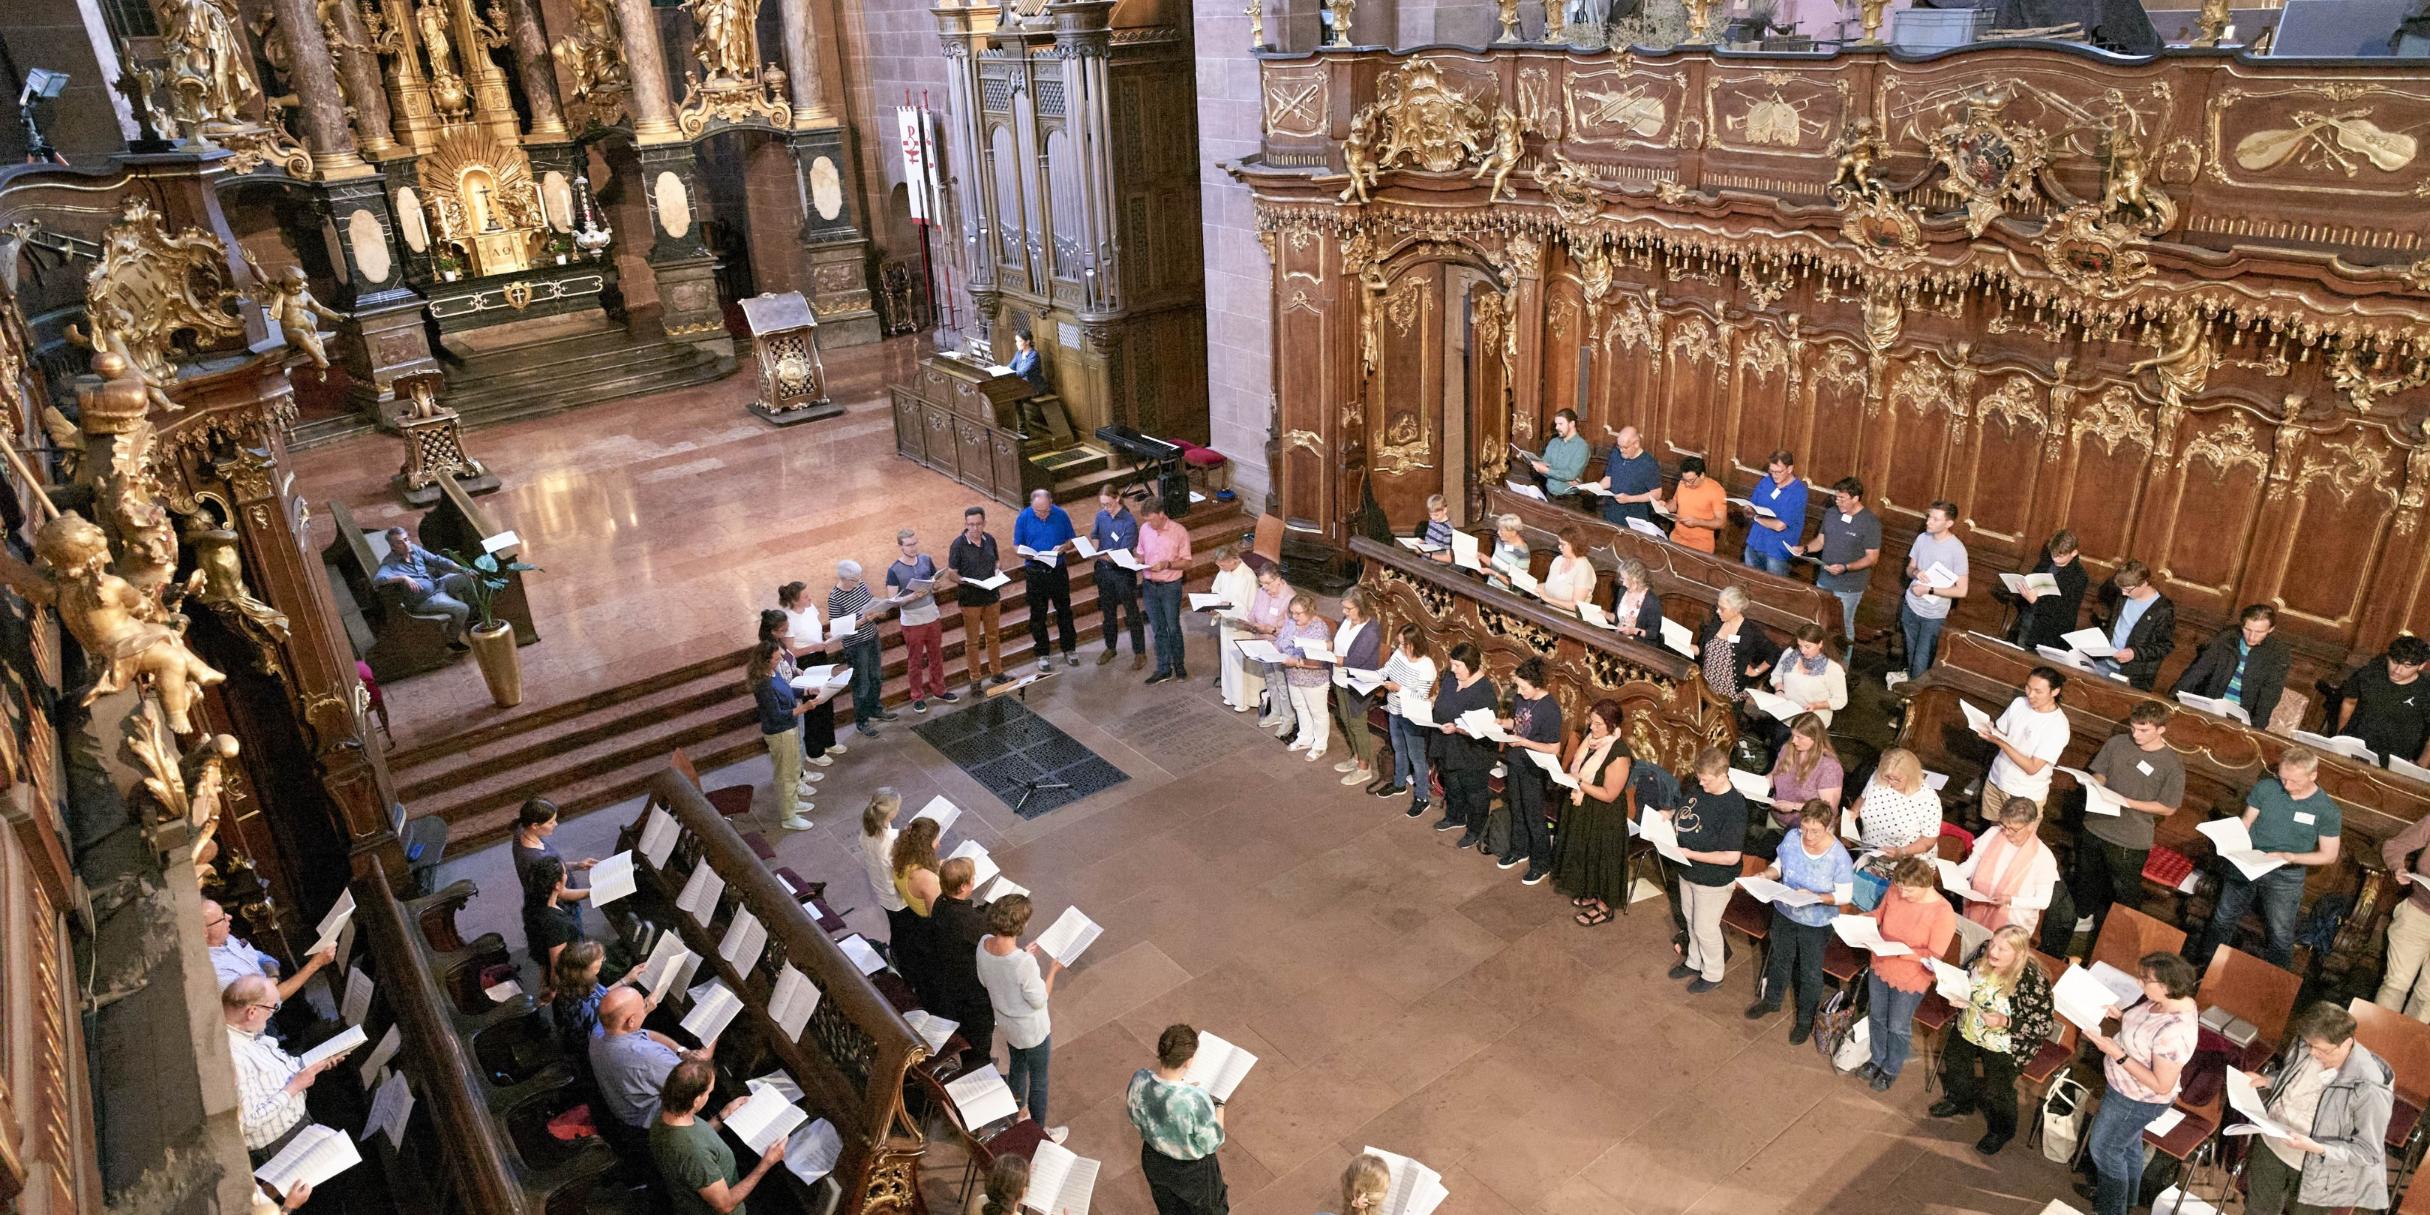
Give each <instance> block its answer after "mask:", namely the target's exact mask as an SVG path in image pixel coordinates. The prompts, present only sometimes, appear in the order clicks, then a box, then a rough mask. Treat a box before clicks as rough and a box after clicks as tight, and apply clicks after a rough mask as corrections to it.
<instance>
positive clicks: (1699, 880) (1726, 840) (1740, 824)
mask: <svg viewBox="0 0 2430 1215" xmlns="http://www.w3.org/2000/svg"><path fill="white" fill-rule="evenodd" d="M1671 821H1672V825H1673V826H1676V827H1677V828H1678V829H1679V847H1680V848H1681V849H1682V850H1683V851H1687V852H1736V851H1738V850H1740V849H1742V848H1745V847H1746V846H1747V799H1746V798H1745V797H1744V796H1741V795H1740V794H1739V792H1738V790H1737V789H1735V788H1731V789H1728V790H1724V791H1723V792H1720V793H1707V792H1705V791H1704V786H1703V785H1701V784H1691V785H1689V786H1688V788H1687V795H1686V797H1685V799H1684V800H1683V801H1681V802H1680V804H1679V812H1678V814H1677V815H1676V816H1675V817H1673V819H1672V820H1671ZM1682 873H1683V875H1684V876H1685V877H1686V878H1687V880H1688V881H1690V882H1692V883H1694V884H1696V885H1698V886H1727V885H1729V884H1730V883H1732V882H1735V881H1737V880H1738V866H1736V865H1711V864H1707V863H1705V862H1703V861H1691V862H1689V863H1688V866H1687V868H1686V869H1685V870H1683V871H1682Z"/></svg>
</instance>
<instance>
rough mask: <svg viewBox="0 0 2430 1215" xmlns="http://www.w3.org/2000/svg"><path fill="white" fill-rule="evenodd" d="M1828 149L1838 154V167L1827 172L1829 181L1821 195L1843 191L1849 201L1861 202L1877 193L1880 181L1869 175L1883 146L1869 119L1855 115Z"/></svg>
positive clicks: (1835, 194) (1837, 194)
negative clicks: (1846, 129)
mask: <svg viewBox="0 0 2430 1215" xmlns="http://www.w3.org/2000/svg"><path fill="white" fill-rule="evenodd" d="M1832 151H1833V152H1836V153H1837V154H1838V155H1839V169H1838V171H1837V172H1835V173H1833V174H1832V175H1831V184H1829V185H1828V186H1825V187H1823V192H1824V193H1825V194H1829V195H1831V196H1833V197H1838V196H1839V194H1840V192H1841V191H1843V190H1845V191H1846V192H1847V198H1848V200H1849V201H1861V200H1864V199H1869V198H1872V197H1873V196H1874V195H1876V194H1879V193H1881V190H1882V183H1881V182H1880V181H1879V180H1878V179H1876V178H1875V177H1874V176H1873V162H1874V160H1875V159H1876V158H1878V157H1880V156H1881V154H1882V152H1883V151H1884V149H1883V147H1882V139H1881V135H1880V133H1879V132H1877V131H1875V130H1874V127H1873V120H1872V119H1870V118H1863V117H1859V118H1857V119H1856V120H1855V121H1853V122H1851V123H1849V124H1848V131H1847V133H1846V134H1845V135H1842V136H1841V137H1840V140H1839V144H1838V146H1837V147H1835V148H1833V149H1832Z"/></svg>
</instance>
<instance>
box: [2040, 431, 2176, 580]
mask: <svg viewBox="0 0 2430 1215" xmlns="http://www.w3.org/2000/svg"><path fill="white" fill-rule="evenodd" d="M2151 412H2152V411H2151V407H2150V406H2149V405H2147V404H2146V403H2145V402H2144V401H2143V400H2142V399H2141V398H2139V397H2137V396H2136V395H2135V392H2134V390H2133V389H2131V388H2128V387H2127V386H2126V385H2124V384H2111V385H2109V386H2108V387H2106V388H2103V389H2101V390H2100V391H2099V392H2098V393H2093V392H2091V391H2090V390H2087V392H2086V393H2085V395H2083V396H2080V397H2079V398H2078V399H2077V401H2076V405H2075V416H2074V417H2073V418H2071V419H2070V420H2069V421H2068V431H2067V450H2068V451H2069V453H2070V455H2069V457H2068V462H2067V467H2066V470H2065V471H2064V473H2062V474H2061V475H2060V476H2059V477H2058V482H2057V483H2058V484H2059V486H2060V487H2061V488H2060V490H2059V493H2060V496H2061V503H2062V505H2061V507H2060V510H2059V518H2060V520H2061V525H2062V526H2064V527H2067V528H2068V529H2070V530H2072V531H2074V532H2075V533H2076V538H2077V539H2078V540H2079V541H2081V542H2082V543H2083V546H2084V553H2085V558H2084V564H2085V567H2086V569H2085V576H2086V577H2088V578H2090V579H2092V581H2093V582H2094V583H2095V584H2096V585H2097V584H2098V583H2100V581H2101V580H2102V579H2104V578H2106V577H2108V576H2109V572H2110V571H2111V570H2112V569H2115V568H2116V567H2117V560H2116V559H2112V560H2108V561H2104V560H2103V559H2102V558H2101V557H2099V556H2096V554H2111V555H2114V556H2115V557H2116V558H2123V557H2124V556H2125V555H2127V554H2130V553H2132V552H2134V550H2135V520H2136V518H2137V517H2138V516H2139V515H2140V514H2141V508H2142V501H2143V497H2144V492H2145V489H2146V482H2147V481H2148V479H2149V478H2150V476H2151V474H2152V471H2153V470H2152V467H2151V464H2152V459H2151V457H2152V421H2151Z"/></svg>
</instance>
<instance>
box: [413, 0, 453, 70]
mask: <svg viewBox="0 0 2430 1215" xmlns="http://www.w3.org/2000/svg"><path fill="white" fill-rule="evenodd" d="M413 20H414V25H415V26H416V27H417V28H419V29H420V30H421V31H422V49H423V50H424V51H425V52H428V53H429V55H430V75H431V78H432V79H434V80H435V79H438V78H439V77H441V76H453V75H455V74H456V56H455V47H454V44H453V43H451V42H450V41H449V40H448V33H447V9H446V8H445V7H444V6H442V5H439V4H436V3H433V2H432V0H422V4H421V6H420V7H418V8H416V9H414V12H413Z"/></svg>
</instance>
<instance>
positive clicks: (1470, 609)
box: [1350, 537, 1738, 772]
mask: <svg viewBox="0 0 2430 1215" xmlns="http://www.w3.org/2000/svg"><path fill="white" fill-rule="evenodd" d="M1350 551H1351V552H1352V553H1353V554H1355V555H1357V556H1358V557H1359V558H1360V559H1361V560H1362V561H1364V562H1365V566H1366V569H1365V573H1364V574H1363V575H1362V576H1361V578H1360V580H1359V585H1360V587H1361V588H1362V589H1363V590H1365V591H1366V592H1367V596H1368V599H1369V601H1370V602H1371V603H1372V604H1373V605H1374V608H1375V613H1376V619H1377V621H1378V623H1379V624H1381V625H1382V627H1383V629H1384V636H1385V638H1386V644H1387V645H1389V644H1390V639H1391V638H1392V636H1393V635H1394V634H1395V633H1397V632H1399V630H1400V627H1401V626H1402V625H1404V624H1416V625H1417V626H1418V628H1419V629H1421V630H1423V631H1424V632H1425V634H1426V637H1427V639H1428V640H1429V641H1430V642H1431V643H1432V644H1433V645H1434V647H1435V663H1436V664H1437V666H1438V667H1439V666H1441V665H1442V664H1443V662H1444V651H1445V650H1447V649H1448V648H1449V647H1451V646H1453V645H1456V644H1458V643H1460V642H1468V643H1470V644H1473V645H1475V646H1476V647H1477V648H1478V650H1479V651H1481V653H1482V662H1483V664H1484V668H1485V670H1486V672H1487V673H1488V675H1490V676H1491V677H1492V678H1493V679H1495V680H1496V681H1497V682H1506V681H1507V680H1508V679H1509V678H1510V672H1511V669H1512V668H1513V667H1516V666H1517V665H1518V664H1519V663H1520V662H1521V661H1522V660H1524V659H1527V658H1530V657H1541V658H1543V659H1544V660H1545V661H1546V664H1547V666H1548V668H1549V670H1548V671H1547V674H1546V678H1547V679H1548V680H1549V681H1550V691H1551V692H1552V694H1553V696H1554V698H1555V699H1556V700H1557V702H1558V703H1559V704H1560V706H1561V720H1562V721H1563V723H1564V724H1565V725H1566V726H1567V728H1568V729H1569V731H1570V732H1571V733H1572V734H1576V733H1578V732H1580V731H1581V730H1582V729H1583V723H1584V722H1585V720H1586V711H1587V710H1588V708H1590V707H1592V706H1593V705H1594V703H1595V702H1596V701H1598V700H1602V699H1604V698H1606V697H1609V698H1611V699H1613V700H1616V701H1618V702H1619V704H1620V707H1621V710H1622V714H1623V733H1624V734H1625V736H1626V738H1627V741H1628V745H1629V749H1630V750H1631V751H1633V752H1635V753H1636V754H1637V755H1638V756H1640V757H1642V758H1648V759H1652V760H1654V761H1655V762H1657V763H1660V764H1662V765H1663V766H1664V767H1667V768H1669V769H1671V770H1672V771H1673V772H1683V771H1686V770H1687V768H1686V765H1687V763H1688V762H1689V761H1690V760H1692V759H1693V758H1694V757H1695V754H1696V752H1697V751H1699V750H1701V749H1703V748H1705V747H1708V746H1718V747H1727V746H1729V745H1730V744H1731V743H1733V742H1735V741H1736V740H1737V737H1738V722H1737V714H1736V713H1735V712H1734V711H1733V709H1732V707H1731V705H1730V704H1729V702H1727V701H1724V700H1722V699H1721V698H1720V697H1719V696H1716V695H1714V694H1713V691H1712V689H1710V688H1708V687H1706V686H1705V682H1704V674H1703V672H1702V671H1700V670H1698V669H1697V666H1696V664H1695V662H1694V661H1693V660H1691V659H1689V658H1687V657H1685V656H1683V655H1680V654H1678V653H1676V652H1674V651H1672V650H1669V649H1665V648H1663V647H1661V646H1658V645H1648V644H1646V643H1644V642H1640V641H1635V640H1632V639H1629V638H1626V637H1622V636H1620V635H1619V634H1617V633H1614V632H1612V631H1610V630H1608V629H1598V628H1595V627H1594V626H1592V625H1589V624H1587V623H1586V622H1585V621H1582V620H1580V619H1578V618H1577V617H1576V616H1574V615H1572V614H1570V613H1567V612H1560V611H1555V610H1554V609H1552V608H1551V607H1549V606H1547V605H1545V604H1544V603H1542V602H1540V601H1538V600H1534V599H1530V598H1527V597H1526V596H1523V595H1519V594H1515V593H1513V592H1510V591H1504V590H1500V589H1498V588H1496V587H1494V586H1491V585H1489V584H1488V583H1486V582H1485V581H1483V580H1482V579H1479V578H1477V577H1476V576H1475V575H1473V574H1471V573H1469V572H1467V571H1465V570H1460V569H1455V568H1453V567H1451V566H1447V565H1444V564H1442V563H1441V562H1438V561H1429V560H1426V559H1425V558H1423V557H1419V556H1417V555H1415V554H1412V553H1410V552H1409V551H1408V550H1406V549H1403V548H1401V547H1400V546H1399V545H1393V544H1378V543H1376V542H1375V541H1373V540H1369V539H1366V538H1365V537H1359V538H1356V539H1354V540H1352V541H1351V542H1350Z"/></svg>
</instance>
